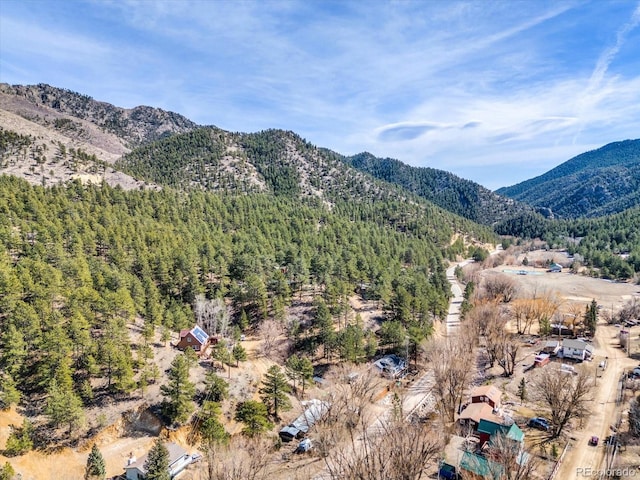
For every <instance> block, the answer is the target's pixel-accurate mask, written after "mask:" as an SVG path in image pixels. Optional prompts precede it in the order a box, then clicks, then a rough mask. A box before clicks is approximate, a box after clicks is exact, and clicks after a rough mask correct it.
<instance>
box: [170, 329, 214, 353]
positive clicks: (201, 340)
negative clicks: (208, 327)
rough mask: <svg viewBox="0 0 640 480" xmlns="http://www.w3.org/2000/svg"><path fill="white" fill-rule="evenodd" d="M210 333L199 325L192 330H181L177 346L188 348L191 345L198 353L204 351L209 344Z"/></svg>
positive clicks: (180, 348)
mask: <svg viewBox="0 0 640 480" xmlns="http://www.w3.org/2000/svg"><path fill="white" fill-rule="evenodd" d="M209 342H210V339H209V335H207V333H206V332H205V331H204V330H203V329H202V328H200V327H199V326H198V325H196V326H195V327H193V328H192V329H191V330H187V329H185V330H181V331H180V339H179V340H178V344H177V345H176V347H177V348H178V349H179V350H186V349H187V348H189V347H191V348H192V349H193V350H194V351H195V352H196V353H203V352H204V351H205V350H206V349H207V347H208V346H209Z"/></svg>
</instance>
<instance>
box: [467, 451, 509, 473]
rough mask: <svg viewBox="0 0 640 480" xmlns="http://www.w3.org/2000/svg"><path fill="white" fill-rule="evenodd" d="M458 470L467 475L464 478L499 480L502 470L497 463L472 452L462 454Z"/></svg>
mask: <svg viewBox="0 0 640 480" xmlns="http://www.w3.org/2000/svg"><path fill="white" fill-rule="evenodd" d="M460 470H461V471H464V472H466V473H467V475H466V476H465V477H464V478H470V479H474V480H476V479H478V480H479V479H483V480H484V479H487V480H499V479H500V478H501V476H502V471H503V470H504V468H503V467H502V465H500V464H499V463H497V462H494V461H493V460H491V459H489V458H487V457H485V456H483V455H480V454H478V453H474V452H464V453H463V454H462V459H460Z"/></svg>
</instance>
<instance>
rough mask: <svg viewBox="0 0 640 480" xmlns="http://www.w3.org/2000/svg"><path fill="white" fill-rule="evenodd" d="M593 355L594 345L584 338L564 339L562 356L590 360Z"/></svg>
mask: <svg viewBox="0 0 640 480" xmlns="http://www.w3.org/2000/svg"><path fill="white" fill-rule="evenodd" d="M592 356H593V347H592V346H591V345H589V344H588V343H587V342H585V341H583V340H572V339H569V338H565V339H563V340H562V357H563V358H569V359H571V360H577V361H580V362H581V361H583V360H590V359H591V358H592Z"/></svg>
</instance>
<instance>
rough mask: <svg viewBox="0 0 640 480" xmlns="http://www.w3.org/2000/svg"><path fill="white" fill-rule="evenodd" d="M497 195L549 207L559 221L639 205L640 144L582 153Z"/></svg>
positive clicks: (617, 144) (631, 142) (620, 144)
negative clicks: (559, 218) (560, 218)
mask: <svg viewBox="0 0 640 480" xmlns="http://www.w3.org/2000/svg"><path fill="white" fill-rule="evenodd" d="M497 193H499V194H501V195H505V196H508V197H511V198H513V199H516V200H519V201H522V202H526V203H528V204H529V205H533V206H535V207H546V208H548V209H550V210H551V211H552V212H553V214H554V215H555V216H557V217H562V218H576V217H594V216H601V215H607V214H612V213H618V212H622V211H623V210H625V209H627V208H631V207H634V206H637V205H640V140H626V141H623V142H615V143H610V144H608V145H605V146H604V147H602V148H599V149H597V150H593V151H590V152H586V153H583V154H581V155H578V156H577V157H574V158H572V159H571V160H568V161H566V162H565V163H563V164H561V165H559V166H557V167H556V168H554V169H552V170H550V171H548V172H547V173H545V174H543V175H540V176H539V177H536V178H532V179H531V180H527V181H526V182H522V183H519V184H517V185H513V186H511V187H505V188H501V189H499V190H497Z"/></svg>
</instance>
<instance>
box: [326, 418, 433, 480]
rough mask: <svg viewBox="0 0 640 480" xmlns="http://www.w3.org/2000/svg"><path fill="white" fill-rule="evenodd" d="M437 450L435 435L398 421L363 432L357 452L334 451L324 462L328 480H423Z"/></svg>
mask: <svg viewBox="0 0 640 480" xmlns="http://www.w3.org/2000/svg"><path fill="white" fill-rule="evenodd" d="M441 449H442V444H441V441H440V435H439V434H438V432H436V431H434V430H433V429H432V428H430V427H427V426H426V425H423V424H411V423H405V422H403V421H399V422H391V423H387V424H384V425H383V426H382V427H381V428H380V429H378V430H377V431H375V432H372V431H370V430H366V431H365V432H363V435H362V437H361V438H360V439H359V445H358V448H357V449H356V448H353V449H341V450H336V451H334V452H333V454H332V455H331V456H329V457H326V458H325V462H326V464H327V470H328V472H329V475H330V477H331V478H332V479H340V480H343V479H345V480H387V479H390V478H393V479H397V480H418V479H420V478H425V474H426V472H427V470H428V468H429V467H430V465H429V464H430V462H432V461H434V460H435V459H436V458H437V456H438V455H439V454H440V452H441Z"/></svg>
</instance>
